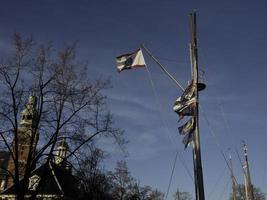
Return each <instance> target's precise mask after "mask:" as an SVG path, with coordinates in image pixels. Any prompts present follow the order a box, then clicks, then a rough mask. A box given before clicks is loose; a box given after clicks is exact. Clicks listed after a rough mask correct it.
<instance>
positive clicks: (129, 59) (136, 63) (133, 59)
mask: <svg viewBox="0 0 267 200" xmlns="http://www.w3.org/2000/svg"><path fill="white" fill-rule="evenodd" d="M116 63H117V69H118V71H119V72H121V71H123V70H125V69H132V68H134V67H145V66H146V63H145V60H144V56H143V53H142V51H141V49H138V50H137V51H135V52H133V53H128V54H124V55H120V56H118V57H117V58H116Z"/></svg>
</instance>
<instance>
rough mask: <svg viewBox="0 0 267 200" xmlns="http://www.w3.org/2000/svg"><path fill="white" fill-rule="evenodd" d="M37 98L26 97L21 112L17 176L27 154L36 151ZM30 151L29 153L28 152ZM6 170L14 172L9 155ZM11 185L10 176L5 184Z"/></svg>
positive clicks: (23, 168)
mask: <svg viewBox="0 0 267 200" xmlns="http://www.w3.org/2000/svg"><path fill="white" fill-rule="evenodd" d="M36 103H37V98H36V97H35V96H33V95H31V96H30V97H29V99H28V103H27V105H26V108H25V109H24V110H23V111H22V112H21V121H20V124H19V127H18V140H17V141H18V142H17V143H18V163H19V176H20V178H22V177H23V175H24V172H25V167H26V164H27V159H28V156H30V157H33V156H34V154H35V151H36V145H37V142H38V132H37V127H36V119H37V111H36ZM12 151H13V152H14V151H15V141H13V142H12ZM30 151H31V154H29V152H30ZM7 169H8V171H9V172H11V173H12V174H15V163H14V160H13V159H12V157H11V156H10V158H9V161H8V167H7ZM11 185H13V179H12V177H11V176H9V177H8V178H7V184H6V186H7V187H9V186H11Z"/></svg>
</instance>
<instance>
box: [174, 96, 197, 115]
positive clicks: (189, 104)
mask: <svg viewBox="0 0 267 200" xmlns="http://www.w3.org/2000/svg"><path fill="white" fill-rule="evenodd" d="M181 99H182V98H181V97H179V98H178V99H177V100H176V101H175V102H174V105H173V110H174V112H176V113H177V114H178V115H179V116H180V117H181V119H182V118H183V117H184V116H193V115H194V111H195V103H196V98H192V99H190V100H184V101H183V100H181Z"/></svg>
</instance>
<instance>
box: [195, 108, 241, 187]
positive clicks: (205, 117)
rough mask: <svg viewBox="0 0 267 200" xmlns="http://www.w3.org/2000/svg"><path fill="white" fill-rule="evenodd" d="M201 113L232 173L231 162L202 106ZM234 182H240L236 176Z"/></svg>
mask: <svg viewBox="0 0 267 200" xmlns="http://www.w3.org/2000/svg"><path fill="white" fill-rule="evenodd" d="M200 111H201V112H202V114H203V116H204V119H205V120H206V123H207V126H208V129H209V131H210V133H211V134H212V136H213V137H214V139H215V143H216V145H217V147H218V148H219V150H220V153H221V155H222V157H223V159H224V161H225V163H226V166H227V167H228V169H229V170H230V171H231V166H230V165H229V162H228V160H227V158H226V156H225V153H224V152H223V150H222V148H221V145H220V143H219V141H218V138H217V136H216V134H215V132H214V131H213V129H212V127H211V125H210V122H209V120H208V118H207V116H206V114H205V113H204V110H203V108H202V107H201V106H200ZM234 180H235V182H236V183H237V184H238V182H237V180H236V177H235V176H234Z"/></svg>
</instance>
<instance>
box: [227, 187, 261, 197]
mask: <svg viewBox="0 0 267 200" xmlns="http://www.w3.org/2000/svg"><path fill="white" fill-rule="evenodd" d="M237 187H238V189H239V190H238V191H239V192H238V193H237V197H236V198H237V200H244V199H245V196H246V195H245V186H244V185H243V184H239V185H238V186H237ZM253 193H254V199H255V200H265V199H266V195H265V194H264V193H263V192H262V191H261V189H260V188H258V187H253ZM229 199H230V200H232V199H234V198H233V194H232V193H231V194H230V198H229Z"/></svg>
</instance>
